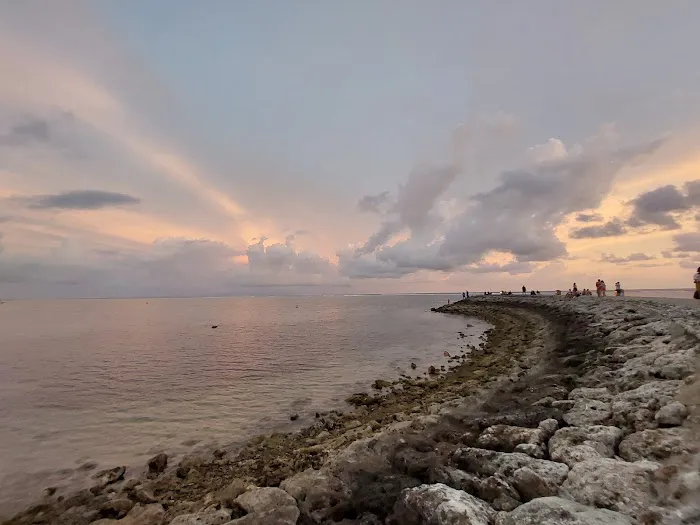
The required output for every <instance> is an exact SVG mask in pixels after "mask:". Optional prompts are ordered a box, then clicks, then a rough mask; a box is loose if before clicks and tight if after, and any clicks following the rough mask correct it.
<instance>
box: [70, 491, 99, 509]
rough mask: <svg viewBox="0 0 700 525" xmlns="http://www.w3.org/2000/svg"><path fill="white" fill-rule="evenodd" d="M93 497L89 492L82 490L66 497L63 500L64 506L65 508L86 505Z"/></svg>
mask: <svg viewBox="0 0 700 525" xmlns="http://www.w3.org/2000/svg"><path fill="white" fill-rule="evenodd" d="M94 497H95V496H94V494H93V493H92V492H90V490H88V489H82V490H79V491H77V492H74V493H73V494H71V495H70V496H68V497H67V498H66V499H65V501H64V504H65V505H66V507H78V506H81V505H86V504H87V503H89V502H90V501H91V500H92V499H93V498H94Z"/></svg>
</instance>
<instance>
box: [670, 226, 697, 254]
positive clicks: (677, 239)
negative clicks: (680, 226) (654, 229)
mask: <svg viewBox="0 0 700 525" xmlns="http://www.w3.org/2000/svg"><path fill="white" fill-rule="evenodd" d="M673 244H674V246H673V251H674V252H687V253H700V232H697V231H696V232H687V233H679V234H676V235H674V236H673Z"/></svg>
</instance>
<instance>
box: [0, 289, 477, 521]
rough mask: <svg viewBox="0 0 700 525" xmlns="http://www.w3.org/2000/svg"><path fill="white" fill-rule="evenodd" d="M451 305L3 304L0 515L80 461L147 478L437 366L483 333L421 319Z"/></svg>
mask: <svg viewBox="0 0 700 525" xmlns="http://www.w3.org/2000/svg"><path fill="white" fill-rule="evenodd" d="M448 297H449V296H448V295H444V294H443V295H439V296H437V295H436V296H426V295H418V296H364V297H317V298H308V297H307V298H226V299H133V300H69V301H8V302H7V303H5V304H2V305H0V514H4V513H7V512H9V511H12V510H17V509H18V507H20V506H21V505H22V504H25V503H27V502H28V501H29V500H33V499H34V497H36V496H37V495H38V494H39V493H40V491H41V489H43V488H44V487H46V486H49V485H56V484H57V485H59V486H60V485H67V484H76V483H78V482H80V480H81V479H83V478H84V477H85V476H86V475H88V474H86V473H84V472H81V471H80V470H78V469H77V467H78V466H79V465H81V464H83V463H85V462H86V461H95V462H97V463H98V464H99V465H100V467H105V468H106V467H111V466H114V465H122V464H126V465H143V464H144V463H145V461H146V459H147V458H148V457H150V456H151V455H153V454H154V453H156V452H158V451H161V450H164V451H167V452H169V453H173V452H174V453H183V452H184V451H186V450H189V449H191V448H192V447H193V446H195V447H196V446H206V445H210V444H212V443H217V444H227V443H232V442H236V441H239V440H241V439H244V438H246V437H249V436H251V435H255V434H257V433H260V432H263V431H268V430H271V429H278V428H279V429H286V428H289V427H290V425H291V423H290V421H289V415H290V414H291V413H299V414H300V415H301V416H302V419H301V420H300V421H299V422H298V423H297V424H303V420H304V419H308V418H310V417H313V414H314V413H315V412H316V411H317V410H323V409H328V408H334V407H342V406H344V405H343V400H344V399H345V398H346V397H347V396H348V395H349V394H351V393H353V392H356V391H359V390H363V389H366V388H367V387H368V386H369V384H370V383H371V382H372V381H373V380H374V379H376V378H379V377H384V378H395V377H397V376H398V375H399V374H400V373H401V372H403V371H406V372H409V373H410V372H412V371H411V369H410V363H411V361H415V362H416V363H417V364H418V366H419V368H418V371H422V370H425V369H426V368H427V367H428V366H429V365H430V364H438V365H439V364H446V359H445V358H444V357H443V352H444V351H445V350H450V351H454V350H455V349H456V348H458V347H459V346H461V345H464V344H466V343H467V342H470V341H469V339H471V338H472V337H473V338H477V337H478V335H480V334H481V333H482V332H483V330H484V329H485V328H486V327H487V326H486V325H485V324H484V323H481V322H479V321H476V320H469V321H468V320H467V319H464V318H458V317H452V316H442V315H437V314H434V313H431V312H430V311H429V309H430V307H432V306H439V305H441V304H444V302H445V301H446V299H447V298H448ZM297 305H298V307H297ZM468 322H469V323H471V324H473V325H474V327H473V328H467V327H466V325H467V323H468ZM215 324H216V325H219V326H218V328H217V329H212V328H211V326H212V325H215ZM458 331H463V332H465V333H467V334H468V335H470V338H469V339H467V340H464V339H459V337H458V334H457V332H458ZM414 374H415V373H414Z"/></svg>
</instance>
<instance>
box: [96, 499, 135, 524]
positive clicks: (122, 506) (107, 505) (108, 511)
mask: <svg viewBox="0 0 700 525" xmlns="http://www.w3.org/2000/svg"><path fill="white" fill-rule="evenodd" d="M133 507H134V502H133V501H131V500H130V499H129V498H124V497H122V498H115V499H112V500H108V501H106V502H104V503H103V504H102V505H100V516H102V517H105V518H117V519H118V518H121V517H123V516H126V514H127V513H128V512H129V511H130V510H131V509H132V508H133Z"/></svg>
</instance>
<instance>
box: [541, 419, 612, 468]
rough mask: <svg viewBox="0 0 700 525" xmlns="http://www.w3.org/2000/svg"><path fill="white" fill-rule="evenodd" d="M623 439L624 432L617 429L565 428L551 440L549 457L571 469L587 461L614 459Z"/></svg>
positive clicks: (593, 427)
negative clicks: (616, 448)
mask: <svg viewBox="0 0 700 525" xmlns="http://www.w3.org/2000/svg"><path fill="white" fill-rule="evenodd" d="M621 439H622V430H620V429H619V428H617V427H608V426H603V425H591V426H587V427H565V428H562V429H560V430H557V432H556V433H555V434H554V436H553V437H552V439H550V440H549V457H550V458H552V459H553V460H554V461H561V462H562V463H566V464H567V465H569V467H573V466H574V464H576V463H580V462H581V461H585V460H587V459H595V458H612V457H614V456H615V447H617V445H618V444H619V443H620V440H621Z"/></svg>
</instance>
